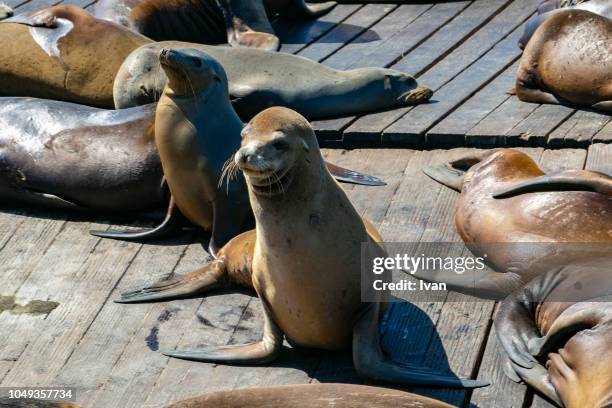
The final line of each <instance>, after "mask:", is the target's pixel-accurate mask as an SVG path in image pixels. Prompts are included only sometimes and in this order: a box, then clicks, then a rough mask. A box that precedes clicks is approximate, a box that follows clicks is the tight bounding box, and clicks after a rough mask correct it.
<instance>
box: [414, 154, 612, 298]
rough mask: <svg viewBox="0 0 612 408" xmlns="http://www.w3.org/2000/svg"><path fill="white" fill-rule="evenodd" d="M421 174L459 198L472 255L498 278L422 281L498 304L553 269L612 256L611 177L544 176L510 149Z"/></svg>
mask: <svg viewBox="0 0 612 408" xmlns="http://www.w3.org/2000/svg"><path fill="white" fill-rule="evenodd" d="M424 172H425V173H426V174H427V175H428V176H429V177H431V178H433V179H434V180H436V181H438V182H440V183H442V184H444V185H446V186H448V187H451V188H453V189H455V190H457V191H459V192H461V195H460V196H459V199H458V201H457V209H456V215H455V222H456V227H457V232H458V233H459V235H460V236H461V238H462V239H463V241H464V242H465V243H466V245H467V246H468V247H469V249H470V250H471V251H472V252H473V253H474V254H475V255H477V256H484V254H486V255H487V258H486V263H487V264H488V265H490V266H491V267H492V268H493V269H494V271H495V272H491V271H488V270H486V269H485V270H483V271H482V272H478V271H474V274H469V273H467V274H465V275H457V274H455V273H450V274H444V275H443V276H442V275H438V276H436V275H433V274H428V273H426V272H424V273H417V274H416V276H418V277H419V278H420V279H424V280H434V281H444V282H446V283H447V284H448V287H449V288H452V289H455V290H458V291H463V292H465V291H468V292H469V293H471V294H476V295H478V296H482V297H491V298H494V299H500V300H501V299H503V298H505V297H506V296H507V295H509V294H510V293H512V292H513V291H514V290H516V289H518V288H520V287H522V286H523V285H524V284H525V283H527V282H528V281H530V280H531V279H533V278H534V277H535V276H537V275H538V274H541V273H544V272H546V271H548V270H549V269H550V268H552V267H555V266H561V265H564V264H565V262H570V261H571V262H573V261H576V260H579V259H588V258H594V257H598V256H605V255H606V253H607V252H609V251H611V250H612V247H611V246H610V244H612V200H611V199H610V192H612V178H611V177H610V176H607V175H605V174H601V173H597V172H591V171H584V170H571V171H564V172H558V173H552V174H547V175H545V174H544V172H543V171H542V170H540V168H539V167H538V166H537V164H536V163H535V162H534V161H533V160H532V159H531V158H530V157H529V156H528V155H527V154H525V153H522V152H519V151H517V150H513V149H497V150H493V151H490V150H489V151H483V152H482V153H480V154H472V155H469V156H466V157H463V158H461V159H458V160H455V161H453V162H451V163H446V164H442V165H439V166H433V167H428V168H426V169H424ZM589 243H599V244H604V245H589Z"/></svg>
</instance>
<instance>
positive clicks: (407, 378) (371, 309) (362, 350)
mask: <svg viewBox="0 0 612 408" xmlns="http://www.w3.org/2000/svg"><path fill="white" fill-rule="evenodd" d="M379 319H380V303H370V304H368V305H367V306H366V307H365V308H364V309H363V310H362V312H361V314H360V315H359V317H358V318H357V321H356V323H355V325H354V327H353V364H354V365H355V369H356V370H357V373H358V374H359V375H361V376H363V377H366V378H371V379H374V380H377V381H383V382H393V383H399V384H411V385H425V386H440V387H450V388H480V387H486V386H487V385H489V383H488V382H486V381H479V380H470V379H461V378H457V377H454V376H452V374H450V375H449V374H444V373H441V372H436V371H434V370H432V369H430V368H428V367H421V366H416V365H412V364H405V363H400V362H395V361H391V360H390V359H389V358H388V357H387V356H386V355H384V353H383V351H382V348H381V346H380V331H379Z"/></svg>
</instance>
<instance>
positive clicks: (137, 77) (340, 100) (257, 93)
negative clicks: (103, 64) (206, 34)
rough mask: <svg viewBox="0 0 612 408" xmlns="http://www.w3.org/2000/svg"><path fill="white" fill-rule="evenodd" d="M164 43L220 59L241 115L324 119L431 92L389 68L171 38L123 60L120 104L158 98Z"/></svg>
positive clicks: (412, 100)
mask: <svg viewBox="0 0 612 408" xmlns="http://www.w3.org/2000/svg"><path fill="white" fill-rule="evenodd" d="M163 47H166V48H174V49H182V48H194V49H198V50H201V51H204V52H206V53H208V54H210V55H212V56H213V57H214V58H216V59H217V60H218V61H219V62H220V63H221V64H222V65H223V68H225V71H226V72H227V75H228V78H229V84H230V91H229V92H230V97H231V98H232V103H233V105H234V107H235V108H236V110H237V112H238V114H239V115H240V116H241V117H242V118H251V117H253V116H254V115H255V114H257V113H258V112H260V111H262V110H263V109H266V108H268V107H270V106H285V107H288V108H291V109H293V110H296V111H298V112H299V113H301V114H302V115H304V116H306V117H307V118H309V119H313V118H325V117H330V116H339V115H346V114H351V113H357V112H367V111H372V110H379V109H385V108H389V107H394V106H402V105H414V104H418V103H423V102H426V101H427V100H429V98H430V97H431V95H432V91H431V90H430V89H428V88H425V87H421V86H418V84H417V81H416V80H415V79H414V78H413V77H411V76H410V75H406V74H403V73H401V72H399V71H395V70H391V69H384V68H360V69H355V70H350V71H338V70H335V69H331V68H328V67H325V66H324V65H322V64H319V63H317V62H314V61H311V60H309V59H307V58H303V57H300V56H296V55H291V54H284V53H275V52H269V51H262V50H254V49H249V48H228V47H214V46H210V45H195V44H192V43H182V42H177V41H167V42H161V43H155V44H148V45H145V46H142V47H140V48H139V49H137V50H135V51H134V52H133V53H132V54H130V56H129V57H128V58H127V59H126V60H125V62H124V63H123V65H122V66H121V68H120V69H119V72H118V73H117V77H116V79H115V86H114V97H115V106H116V107H117V108H127V107H131V106H136V105H140V104H145V103H150V102H153V101H155V99H156V97H157V96H158V95H159V94H160V93H161V91H162V90H163V87H164V85H165V83H166V77H165V75H164V73H163V70H162V69H161V68H160V64H159V51H160V49H161V48H163ZM254 72H256V73H255V74H254Z"/></svg>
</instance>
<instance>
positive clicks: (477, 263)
mask: <svg viewBox="0 0 612 408" xmlns="http://www.w3.org/2000/svg"><path fill="white" fill-rule="evenodd" d="M486 258H487V254H484V255H483V256H479V257H473V256H467V257H466V256H460V257H451V256H447V257H444V258H443V257H441V256H435V257H432V256H425V254H421V255H420V256H417V257H415V256H410V255H408V254H403V255H401V254H397V255H395V257H393V258H391V257H386V258H385V257H376V258H374V259H373V265H372V272H373V273H374V274H376V275H380V274H382V273H384V271H385V269H400V270H403V271H404V272H407V273H410V274H411V275H415V274H416V273H417V272H418V271H438V270H444V271H453V272H455V273H457V274H463V273H465V272H466V271H469V270H474V269H476V270H480V271H481V270H483V269H485V268H486V265H485V263H484V261H485V259H486Z"/></svg>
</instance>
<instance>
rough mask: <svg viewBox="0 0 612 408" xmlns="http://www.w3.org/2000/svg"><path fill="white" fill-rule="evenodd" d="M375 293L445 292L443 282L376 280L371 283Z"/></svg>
mask: <svg viewBox="0 0 612 408" xmlns="http://www.w3.org/2000/svg"><path fill="white" fill-rule="evenodd" d="M372 286H373V287H374V290H376V291H385V290H389V291H417V290H419V291H420V290H422V291H445V290H446V283H444V282H438V283H436V282H425V281H423V280H420V279H418V280H416V281H415V280H408V279H402V280H400V281H399V282H385V281H383V280H381V279H377V280H375V281H374V282H373V283H372Z"/></svg>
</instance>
